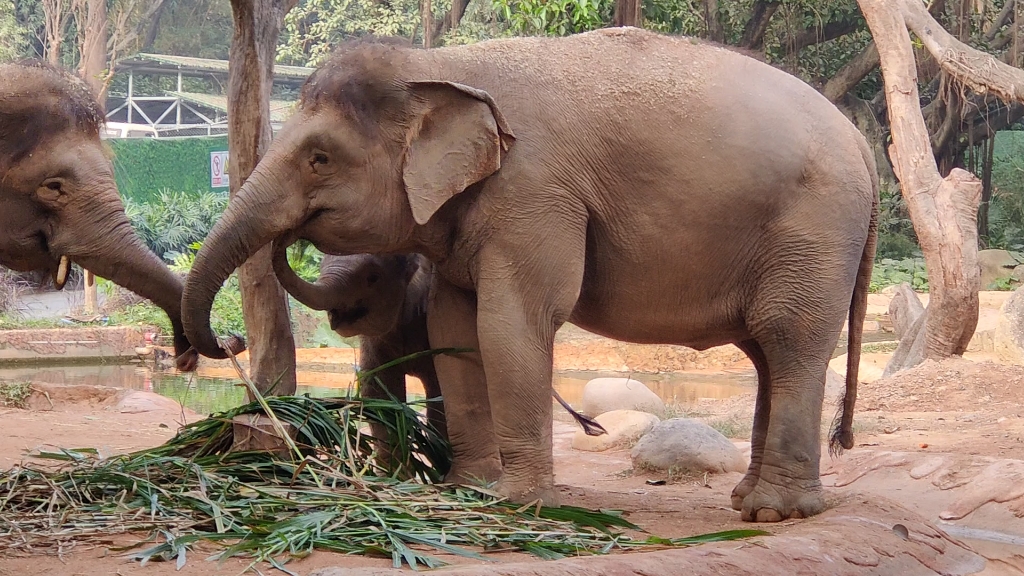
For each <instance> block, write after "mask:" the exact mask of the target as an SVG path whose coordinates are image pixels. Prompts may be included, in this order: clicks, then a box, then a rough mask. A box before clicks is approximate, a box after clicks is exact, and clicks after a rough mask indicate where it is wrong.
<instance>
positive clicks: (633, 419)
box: [572, 410, 661, 452]
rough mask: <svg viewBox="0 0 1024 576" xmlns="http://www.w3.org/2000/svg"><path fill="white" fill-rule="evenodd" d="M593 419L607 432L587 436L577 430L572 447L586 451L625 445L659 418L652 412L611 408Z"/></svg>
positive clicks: (645, 432) (644, 431)
mask: <svg viewBox="0 0 1024 576" xmlns="http://www.w3.org/2000/svg"><path fill="white" fill-rule="evenodd" d="M594 420H597V423H598V424H600V425H601V426H603V427H604V429H605V430H606V431H607V432H608V433H607V434H602V435H600V436H587V435H586V433H584V432H583V430H577V431H576V435H575V436H573V438H572V447H573V448H574V449H576V450H584V451H586V452H601V451H602V450H608V449H609V448H615V447H616V446H623V445H627V444H629V443H631V442H633V441H634V440H637V439H639V438H640V437H641V436H643V435H644V434H647V433H648V432H650V431H651V428H654V425H655V424H657V423H658V422H661V419H660V418H658V417H657V416H655V415H654V414H648V413H647V412H638V411H636V410H612V411H611V412H605V413H604V414H599V415H598V416H597V417H596V418H594Z"/></svg>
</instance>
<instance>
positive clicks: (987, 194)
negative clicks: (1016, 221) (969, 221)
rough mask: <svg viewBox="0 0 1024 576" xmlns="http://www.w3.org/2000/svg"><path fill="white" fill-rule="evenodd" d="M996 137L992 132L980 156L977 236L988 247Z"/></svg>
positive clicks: (983, 145)
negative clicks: (979, 202)
mask: <svg viewBox="0 0 1024 576" xmlns="http://www.w3.org/2000/svg"><path fill="white" fill-rule="evenodd" d="M995 147H996V135H995V133H994V132H993V133H992V134H991V135H990V136H989V137H988V139H987V140H985V143H984V144H982V154H981V206H980V207H979V209H978V234H979V235H980V236H981V237H982V238H983V239H984V240H985V243H986V246H987V245H988V237H989V229H988V209H989V205H990V204H991V203H992V156H993V154H995Z"/></svg>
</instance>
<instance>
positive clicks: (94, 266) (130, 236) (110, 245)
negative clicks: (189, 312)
mask: <svg viewBox="0 0 1024 576" xmlns="http://www.w3.org/2000/svg"><path fill="white" fill-rule="evenodd" d="M116 197H117V196H116V195H115V198H116ZM84 213H86V214H89V215H90V217H91V219H92V222H91V223H88V224H86V225H85V226H82V227H80V228H78V229H77V232H76V235H75V236H74V237H71V238H61V239H59V240H58V241H57V242H56V243H55V244H56V245H55V248H57V249H58V250H60V251H62V252H65V253H66V255H68V256H69V257H70V258H71V259H72V260H73V261H74V262H76V263H78V264H79V265H80V266H82V267H83V268H85V269H87V270H89V271H91V272H93V273H94V274H96V275H97V276H99V277H101V278H106V279H108V280H110V281H112V282H114V283H115V284H118V285H119V286H122V287H124V288H126V289H128V290H130V291H132V292H134V293H135V294H138V295H139V296H142V297H143V298H146V299H148V300H150V301H151V302H153V303H154V304H156V305H157V306H159V307H160V308H161V309H163V311H164V312H166V313H167V317H168V318H169V319H170V321H171V329H172V332H173V338H174V352H175V356H176V357H177V358H178V368H179V369H182V370H186V371H190V370H193V369H195V364H196V360H198V357H197V356H196V354H195V353H194V352H190V348H191V345H190V344H189V341H188V339H187V338H186V337H185V332H184V329H183V326H182V323H181V295H182V291H183V289H184V283H183V282H182V280H181V278H179V277H178V275H176V274H175V273H174V272H172V271H171V270H170V269H169V268H167V266H166V264H164V262H163V261H162V260H160V258H158V257H157V255H156V254H154V253H153V252H152V251H151V250H150V249H149V248H148V247H147V246H146V245H145V244H144V243H143V242H142V240H141V239H140V238H139V237H138V236H137V235H136V234H135V231H134V230H132V227H131V224H129V222H128V219H127V218H126V217H125V215H124V211H123V207H122V205H121V204H120V203H117V205H109V206H108V205H106V204H104V205H96V206H89V207H87V210H86V211H85V212H84ZM93 230H95V231H97V232H99V231H102V233H89V232H85V231H93Z"/></svg>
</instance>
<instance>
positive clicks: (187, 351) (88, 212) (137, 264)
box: [0, 61, 244, 371]
mask: <svg viewBox="0 0 1024 576" xmlns="http://www.w3.org/2000/svg"><path fill="white" fill-rule="evenodd" d="M103 120H104V115H103V112H102V110H101V108H100V107H99V105H98V104H97V103H96V100H95V99H94V98H93V96H92V95H91V93H90V92H89V89H88V87H87V86H86V85H85V83H84V82H82V81H81V80H79V79H78V78H77V77H75V76H72V75H71V74H70V73H68V72H66V71H64V70H60V69H58V68H55V67H51V66H49V65H47V64H44V63H42V62H33V61H27V62H23V63H18V64H4V65H0V207H2V209H0V265H2V266H6V267H8V268H12V269H14V270H19V271H43V272H45V273H48V274H49V275H51V276H52V278H53V283H54V285H55V286H56V287H57V289H61V288H63V287H64V282H65V281H66V280H67V274H68V270H69V268H70V266H71V263H72V262H74V263H77V264H79V265H81V266H82V267H84V268H86V269H89V270H91V271H93V272H94V273H96V274H97V275H98V276H101V277H103V278H108V279H110V280H112V281H113V282H115V283H117V284H119V285H121V286H123V287H125V288H127V289H128V290H131V291H132V292H135V293H136V294H138V295H140V296H142V297H144V298H148V299H149V300H151V301H153V303H155V304H156V305H157V306H159V307H161V308H162V309H163V310H164V311H165V312H167V315H168V317H170V320H171V326H172V328H173V332H174V334H173V336H174V352H175V356H176V357H177V358H176V364H177V367H178V368H179V369H181V370H185V371H191V370H194V369H195V367H196V363H197V361H198V359H199V355H198V353H197V352H196V351H195V350H194V349H192V347H191V345H190V344H189V341H188V339H187V338H186V337H185V334H184V332H183V330H182V326H181V294H182V289H183V288H184V283H183V282H182V280H181V279H180V278H178V276H176V275H175V274H174V273H173V272H171V271H170V270H169V269H168V268H167V266H165V265H164V264H163V262H161V261H160V259H159V258H157V256H156V255H155V254H153V253H152V252H151V251H150V250H149V249H148V248H147V247H146V245H145V244H143V242H142V241H141V240H140V239H139V238H138V236H136V235H135V233H134V231H133V230H132V227H131V225H130V224H129V223H128V219H127V217H126V216H125V214H124V207H123V205H122V204H121V197H120V196H119V195H118V192H117V187H116V185H115V183H114V174H113V169H112V167H111V163H110V159H109V157H108V156H107V153H106V149H105V147H104V145H103V143H102V141H101V140H100V133H99V130H100V126H101V125H102V123H103ZM229 345H230V346H232V349H233V350H234V351H236V352H238V351H241V350H243V349H244V343H243V342H242V341H241V340H239V339H233V340H232V341H231V343H230V344H229Z"/></svg>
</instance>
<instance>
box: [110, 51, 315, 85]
mask: <svg viewBox="0 0 1024 576" xmlns="http://www.w3.org/2000/svg"><path fill="white" fill-rule="evenodd" d="M129 70H130V71H133V72H135V73H136V74H160V75H164V76H170V75H174V74H181V75H182V76H187V77H190V78H196V77H204V76H211V75H213V76H222V77H223V79H225V80H226V79H227V74H228V61H227V60H214V59H211V58H192V57H189V56H172V55H170V54H148V53H139V54H136V55H135V56H132V57H131V58H126V59H124V60H122V61H120V62H118V64H117V66H116V67H115V71H117V72H122V71H129ZM313 70H314V69H313V68H306V67H303V66H284V65H281V64H275V65H274V83H275V84H281V85H288V86H293V87H296V88H297V87H299V86H301V85H302V83H303V82H305V81H306V78H307V77H308V76H309V75H310V74H312V73H313Z"/></svg>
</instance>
